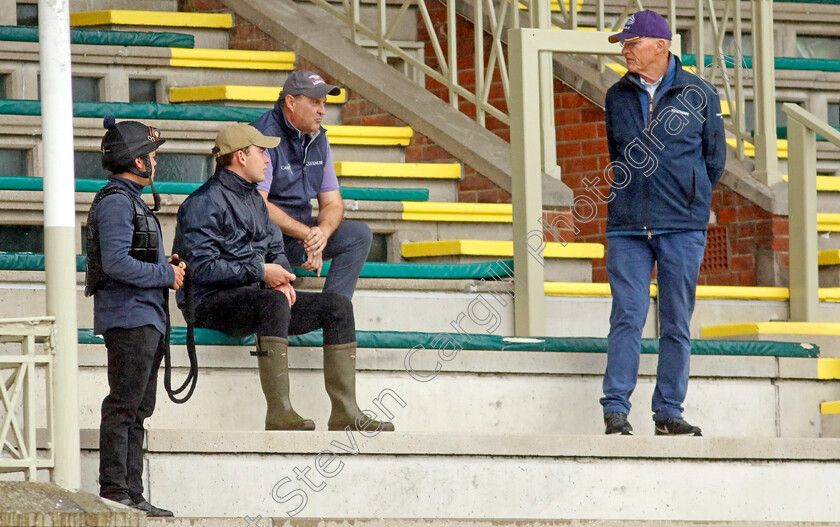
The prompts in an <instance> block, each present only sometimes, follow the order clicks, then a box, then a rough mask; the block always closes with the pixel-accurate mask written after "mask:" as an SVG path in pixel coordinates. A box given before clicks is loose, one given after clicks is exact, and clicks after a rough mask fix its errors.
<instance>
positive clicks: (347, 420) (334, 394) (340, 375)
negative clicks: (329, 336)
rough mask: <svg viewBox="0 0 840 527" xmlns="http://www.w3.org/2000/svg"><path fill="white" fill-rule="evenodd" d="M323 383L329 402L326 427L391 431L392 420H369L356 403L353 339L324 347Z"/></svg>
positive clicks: (392, 426)
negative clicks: (329, 409) (328, 417)
mask: <svg viewBox="0 0 840 527" xmlns="http://www.w3.org/2000/svg"><path fill="white" fill-rule="evenodd" d="M324 384H325V385H326V388H327V393H328V394H329V396H330V401H331V402H332V412H331V413H330V420H329V422H328V423H327V425H328V428H329V430H344V429H345V428H346V427H348V426H349V427H350V429H351V430H352V429H357V430H364V431H369V432H375V431H377V430H378V431H382V432H393V431H394V425H393V424H392V423H390V422H388V421H377V420H375V419H370V418H369V417H367V416H366V415H365V414H362V411H361V410H359V405H358V404H356V343H355V342H349V343H347V344H333V345H326V346H324ZM360 414H361V415H360ZM357 420H358V423H357Z"/></svg>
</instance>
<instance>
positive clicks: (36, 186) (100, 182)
mask: <svg viewBox="0 0 840 527" xmlns="http://www.w3.org/2000/svg"><path fill="white" fill-rule="evenodd" d="M105 181H106V180H104V179H81V178H77V179H76V192H97V191H98V190H99V189H101V188H102V187H103V186H104V185H105ZM200 186H201V183H187V182H179V181H156V182H155V188H157V191H158V192H160V193H161V194H183V195H189V194H192V193H193V192H194V191H195V190H196V189H197V188H198V187H200ZM0 190H44V180H43V179H42V178H38V177H0ZM339 190H341V197H342V198H344V199H356V200H365V201H429V190H428V189H424V188H368V187H340V189H339ZM144 192H145V193H146V194H151V192H152V190H151V188H149V187H146V188H145V189H144Z"/></svg>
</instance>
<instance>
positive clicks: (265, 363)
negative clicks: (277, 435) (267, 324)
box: [257, 337, 315, 430]
mask: <svg viewBox="0 0 840 527" xmlns="http://www.w3.org/2000/svg"><path fill="white" fill-rule="evenodd" d="M288 351H289V341H288V340H287V339H284V338H282V337H257V353H258V356H257V364H258V365H259V368H260V384H261V385H262V390H263V394H265V402H266V405H267V406H268V411H266V414H265V429H266V430H315V423H314V422H313V421H312V420H311V419H304V418H303V417H301V416H300V415H298V413H297V412H295V411H294V410H293V409H292V403H291V401H289V357H288ZM263 354H264V355H263Z"/></svg>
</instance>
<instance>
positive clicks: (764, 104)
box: [752, 0, 782, 185]
mask: <svg viewBox="0 0 840 527" xmlns="http://www.w3.org/2000/svg"><path fill="white" fill-rule="evenodd" d="M752 9H753V31H752V38H753V71H754V72H755V78H754V80H753V90H754V92H755V104H754V108H755V112H754V113H755V137H754V138H753V140H754V144H755V171H753V177H755V178H756V179H757V180H759V181H761V182H762V183H764V184H765V185H775V184H776V183H781V181H782V174H781V172H780V171H779V159H778V152H777V149H778V147H777V140H778V135H777V134H776V81H775V78H776V66H775V62H774V61H775V54H774V52H773V2H768V1H767V0H752Z"/></svg>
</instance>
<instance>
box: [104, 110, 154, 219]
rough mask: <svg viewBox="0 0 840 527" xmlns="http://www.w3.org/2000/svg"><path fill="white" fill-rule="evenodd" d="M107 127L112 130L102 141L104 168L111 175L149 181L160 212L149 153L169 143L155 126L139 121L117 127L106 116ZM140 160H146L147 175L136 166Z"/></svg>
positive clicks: (122, 123) (112, 119)
mask: <svg viewBox="0 0 840 527" xmlns="http://www.w3.org/2000/svg"><path fill="white" fill-rule="evenodd" d="M102 124H103V126H104V127H105V128H106V129H107V130H108V131H107V132H105V136H104V137H103V138H102V146H101V150H102V168H104V169H105V170H108V171H109V172H111V173H114V174H119V173H121V172H131V173H132V174H135V175H138V176H140V177H143V178H146V179H148V180H149V183H150V184H151V187H152V193H153V194H154V198H155V207H154V208H153V209H152V210H155V211H157V210H160V196H158V193H157V192H156V191H155V184H154V181H152V177H151V176H152V164H151V160H150V159H149V153H151V152H154V151H155V150H157V149H158V148H159V147H160V145H162V144H163V143H165V142H166V139H161V138H160V131H159V130H158V129H157V128H155V127H153V126H146V125H145V124H143V123H140V122H138V121H122V122H121V123H117V122H116V119H115V118H114V116H113V115H106V116H105V119H104V121H103V123H102ZM138 157H140V158H143V161H144V163H145V165H146V170H145V172H141V171H140V169H139V168H137V166H136V165H135V164H134V160H135V159H137V158H138Z"/></svg>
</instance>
